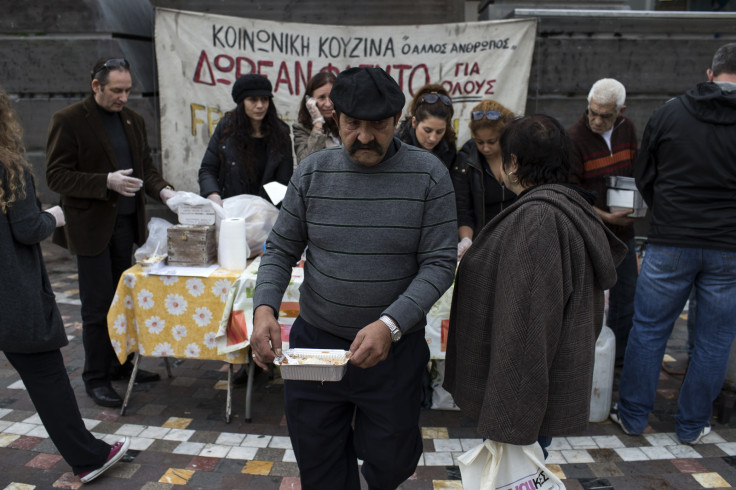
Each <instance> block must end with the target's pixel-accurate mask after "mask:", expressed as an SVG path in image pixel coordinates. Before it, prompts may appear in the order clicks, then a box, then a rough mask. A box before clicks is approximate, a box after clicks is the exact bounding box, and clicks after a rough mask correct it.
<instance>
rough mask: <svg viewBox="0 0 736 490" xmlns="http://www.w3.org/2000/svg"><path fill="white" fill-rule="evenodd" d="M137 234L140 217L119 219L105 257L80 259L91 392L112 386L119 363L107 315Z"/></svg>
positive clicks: (86, 381)
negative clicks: (113, 371)
mask: <svg viewBox="0 0 736 490" xmlns="http://www.w3.org/2000/svg"><path fill="white" fill-rule="evenodd" d="M135 233H136V215H135V214H132V215H125V216H118V217H117V220H116V222H115V231H114V233H113V235H112V238H111V239H110V243H108V245H107V247H105V250H103V251H102V253H100V254H99V255H95V256H92V257H85V256H82V255H77V271H78V272H79V298H80V299H81V301H82V342H83V343H84V371H83V372H82V379H83V380H84V385H85V386H86V387H87V388H97V387H99V386H104V385H109V384H110V367H111V365H112V363H113V362H116V363H117V361H116V360H115V351H114V350H113V348H112V345H111V344H110V334H109V333H108V330H107V311H108V310H109V309H110V304H112V300H113V298H114V296H115V289H116V288H117V285H118V281H119V280H120V276H121V275H122V273H123V271H125V269H128V268H129V267H130V266H131V260H132V259H131V257H132V254H133V245H134V242H135Z"/></svg>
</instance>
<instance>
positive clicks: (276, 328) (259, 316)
mask: <svg viewBox="0 0 736 490" xmlns="http://www.w3.org/2000/svg"><path fill="white" fill-rule="evenodd" d="M250 348H251V349H253V360H254V361H255V362H256V364H258V365H259V366H261V367H262V368H263V369H268V366H267V365H268V364H269V363H271V362H273V358H274V357H278V356H280V355H281V326H280V325H279V322H278V320H276V317H275V316H274V314H273V309H272V308H271V307H270V306H266V305H261V306H259V307H258V308H256V311H255V312H254V313H253V335H251V337H250Z"/></svg>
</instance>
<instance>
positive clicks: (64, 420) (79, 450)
mask: <svg viewBox="0 0 736 490" xmlns="http://www.w3.org/2000/svg"><path fill="white" fill-rule="evenodd" d="M5 357H7V358H8V361H9V362H10V364H12V366H13V367H14V368H15V370H16V371H18V374H20V378H21V379H22V380H23V384H24V385H25V387H26V390H28V395H29V396H30V397H31V401H32V402H33V406H34V407H35V408H36V412H38V416H39V417H40V418H41V422H43V426H44V428H45V429H46V432H48V433H49V437H50V438H51V441H53V443H54V445H55V446H56V448H57V449H58V450H59V453H60V454H61V456H62V457H63V458H64V460H65V461H66V462H67V463H68V464H69V466H71V467H72V471H73V472H74V474H75V475H77V474H79V473H83V472H85V471H90V470H94V469H96V468H99V467H100V466H102V465H103V464H105V461H106V460H107V456H108V454H109V453H110V445H109V444H107V443H105V442H103V441H101V440H99V439H96V438H95V437H94V436H93V435H92V434H91V433H90V432H89V431H88V430H87V428H86V427H85V426H84V422H83V421H82V415H81V414H80V413H79V407H78V406H77V399H76V398H75V396H74V390H73V389H72V385H71V383H70V382H69V376H68V375H67V373H66V368H65V367H64V359H63V358H62V356H61V351H60V350H59V349H56V350H52V351H49V352H39V353H34V354H18V353H11V352H6V353H5Z"/></svg>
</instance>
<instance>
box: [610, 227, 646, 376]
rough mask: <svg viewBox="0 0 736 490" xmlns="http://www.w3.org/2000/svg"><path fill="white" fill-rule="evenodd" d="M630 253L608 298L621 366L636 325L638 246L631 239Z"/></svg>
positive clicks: (629, 244) (618, 362) (617, 359)
mask: <svg viewBox="0 0 736 490" xmlns="http://www.w3.org/2000/svg"><path fill="white" fill-rule="evenodd" d="M626 246H627V247H628V248H629V251H628V252H627V253H626V256H625V257H624V260H623V262H621V263H620V264H619V266H618V267H617V268H616V275H617V276H618V279H617V280H616V284H615V285H614V286H613V287H612V288H611V290H610V292H609V296H608V327H609V328H610V329H611V330H613V334H614V335H615V336H616V364H618V365H621V364H622V363H623V361H624V354H625V353H626V344H627V343H628V341H629V332H631V326H632V325H633V324H634V322H633V317H634V296H635V293H636V279H637V276H638V275H639V270H638V269H639V268H638V266H637V263H636V249H635V247H636V244H635V243H634V240H633V239H631V240H629V241H627V242H626Z"/></svg>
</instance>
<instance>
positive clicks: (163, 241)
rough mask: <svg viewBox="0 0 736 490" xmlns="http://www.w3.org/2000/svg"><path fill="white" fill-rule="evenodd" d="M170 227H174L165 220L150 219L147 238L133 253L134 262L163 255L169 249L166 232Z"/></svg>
mask: <svg viewBox="0 0 736 490" xmlns="http://www.w3.org/2000/svg"><path fill="white" fill-rule="evenodd" d="M172 199H173V198H172ZM171 226H174V225H173V224H172V223H169V222H168V221H166V220H165V219H162V218H151V220H150V221H149V222H148V238H147V239H146V243H144V244H143V245H141V246H140V247H139V248H138V249H137V250H136V251H135V261H136V262H140V261H141V260H143V259H145V258H147V257H150V256H152V255H154V254H155V255H165V254H166V253H167V251H168V247H169V237H168V234H167V230H168V229H169V227H171Z"/></svg>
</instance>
